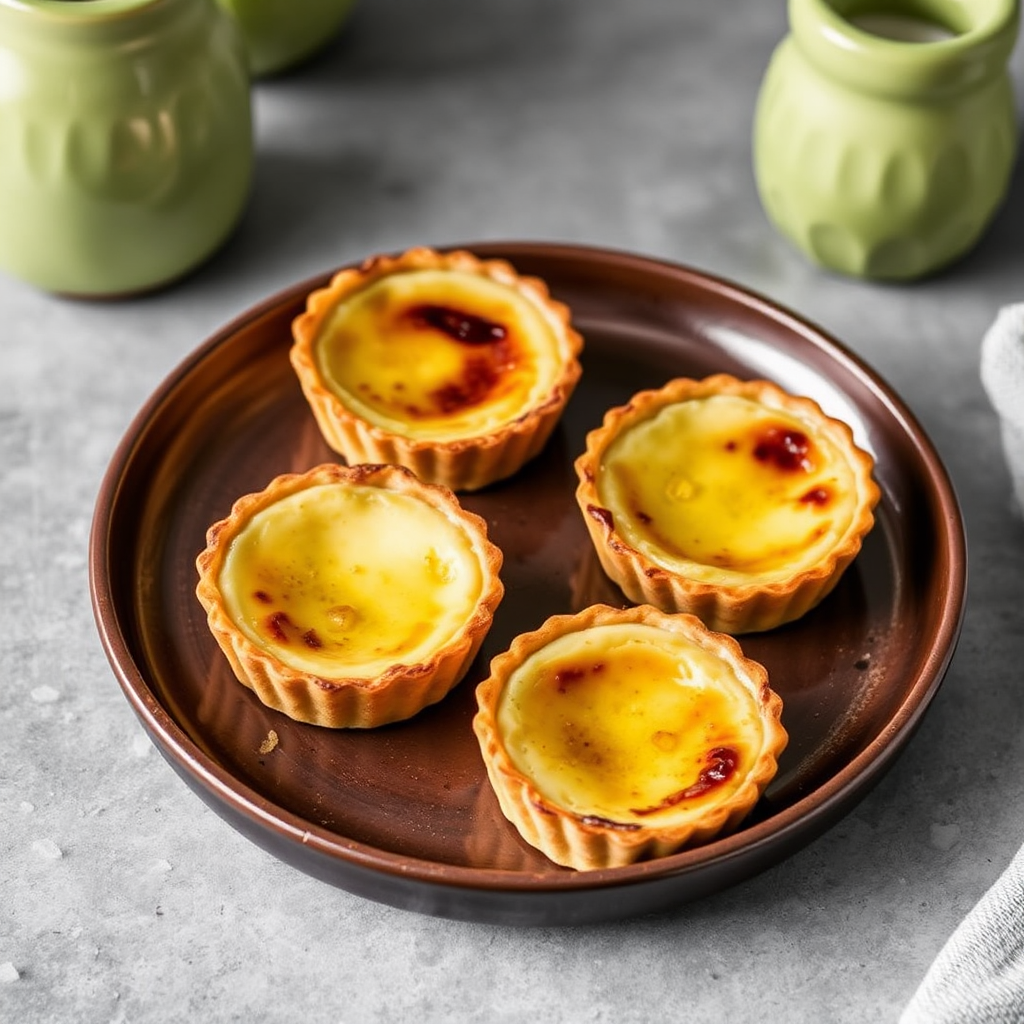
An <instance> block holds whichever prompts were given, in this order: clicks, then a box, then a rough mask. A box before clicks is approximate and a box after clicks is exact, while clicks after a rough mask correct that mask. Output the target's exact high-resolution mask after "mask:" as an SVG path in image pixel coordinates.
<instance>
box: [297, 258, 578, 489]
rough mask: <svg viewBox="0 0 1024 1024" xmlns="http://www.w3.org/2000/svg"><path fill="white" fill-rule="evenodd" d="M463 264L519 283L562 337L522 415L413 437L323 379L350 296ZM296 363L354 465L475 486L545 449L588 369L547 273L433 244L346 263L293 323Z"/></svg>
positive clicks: (322, 420)
mask: <svg viewBox="0 0 1024 1024" xmlns="http://www.w3.org/2000/svg"><path fill="white" fill-rule="evenodd" d="M426 269H430V270H446V269H447V270H455V271H461V272H464V273H471V274H477V275H480V276H482V277H488V278H490V279H491V280H493V281H496V282H498V283H500V284H503V285H506V286H507V287H510V288H513V289H515V290H516V291H517V292H519V294H520V295H521V296H523V297H524V298H526V299H527V300H528V301H529V302H531V303H532V304H533V305H534V306H535V307H536V308H537V309H538V310H539V311H540V313H541V314H542V315H543V316H544V318H545V320H546V321H547V323H548V324H549V325H550V326H551V328H552V330H553V332H554V333H555V335H556V337H557V338H558V341H559V344H560V346H561V347H562V349H563V352H564V359H563V363H562V366H561V369H560V372H559V374H558V377H557V379H556V380H555V381H554V383H553V384H552V386H551V389H550V390H549V392H548V394H547V396H546V397H545V398H544V399H543V400H542V401H541V402H539V403H537V404H536V405H535V406H534V407H533V408H531V409H529V410H528V411H526V412H525V413H523V414H522V415H521V416H519V417H518V418H517V419H516V420H514V421H512V422H510V423H507V424H505V425H503V426H501V427H498V428H496V429H494V430H491V431H487V432H485V433H482V434H480V435H478V436H473V437H465V438H459V439H456V440H448V441H432V440H424V439H418V438H410V437H406V436H404V435H402V434H398V433H395V432H393V431H390V430H387V429H385V428H383V427H381V426H379V425H378V424H375V423H371V422H369V421H368V420H366V419H364V418H363V417H361V416H359V415H357V414H356V413H354V412H353V411H352V410H350V409H349V408H348V407H347V406H346V405H345V403H344V402H343V400H342V399H341V398H340V396H339V395H337V394H336V393H335V392H334V391H332V390H331V389H330V388H329V387H327V385H326V384H325V382H324V380H323V376H322V374H321V373H320V370H319V367H318V366H317V359H316V351H315V350H316V343H317V339H318V337H319V333H320V328H321V326H322V325H323V323H324V321H325V319H326V318H327V316H328V315H329V314H330V313H331V311H332V310H333V309H334V308H335V306H336V305H337V304H338V303H339V302H340V301H341V300H343V299H344V298H346V297H347V296H349V295H351V294H353V293H355V292H357V291H359V290H360V289H362V288H365V287H367V286H368V285H370V284H372V283H373V282H375V281H378V280H380V279H381V278H384V277H387V276H388V275H390V274H394V273H399V272H402V271H408V270H426ZM292 337H293V344H292V347H291V350H290V354H289V355H290V359H291V364H292V367H293V368H294V370H295V373H296V375H297V377H298V378H299V383H300V385H301V387H302V391H303V394H304V395H305V397H306V401H307V402H308V403H309V406H310V409H311V410H312V412H313V415H314V417H315V418H316V421H317V424H318V426H319V427H320V431H321V433H322V434H323V437H324V440H325V441H326V442H327V444H328V445H329V446H330V447H331V448H332V449H333V450H334V451H336V452H337V453H338V454H339V455H341V456H342V457H343V458H344V459H345V460H346V461H347V462H348V463H349V464H350V465H355V464H357V463H361V462H368V463H393V464H396V465H401V466H405V467H406V468H408V469H411V470H412V471H413V472H414V473H415V474H416V475H417V476H418V477H419V478H420V479H421V480H426V481H429V482H431V483H437V484H442V485H443V486H445V487H448V488H450V489H451V490H453V491H474V490H479V489H480V488H482V487H486V486H487V485H488V484H491V483H494V482H496V481H498V480H502V479H505V478H506V477H509V476H512V475H513V474H514V473H516V472H518V470H519V469H521V468H522V466H524V465H525V464H526V463H527V462H529V461H530V459H532V458H534V457H535V456H536V455H538V454H539V453H540V451H541V450H542V449H543V447H544V445H545V444H546V443H547V440H548V438H549V437H550V436H551V433H552V431H553V430H554V429H555V426H556V425H557V424H558V421H559V419H560V418H561V415H562V412H563V410H564V409H565V406H566V403H567V402H568V401H569V398H570V397H571V396H572V393H573V391H574V390H575V388H576V384H577V382H578V381H579V378H580V374H581V372H582V370H581V366H580V362H579V354H580V352H581V351H582V349H583V338H582V337H581V335H580V334H579V333H578V332H577V331H576V330H575V329H574V328H573V327H572V325H571V323H570V315H569V310H568V307H566V306H565V305H564V304H563V303H560V302H557V301H555V300H554V299H552V298H551V295H550V293H549V291H548V287H547V285H546V284H545V282H544V281H542V280H541V279H540V278H536V277H526V276H521V275H520V274H518V273H517V272H516V270H515V268H514V267H513V266H512V265H511V264H510V263H508V262H507V261H505V260H499V259H488V260H482V259H478V258H477V257H476V256H474V255H473V254H472V253H470V252H467V251H465V250H455V251H452V252H447V253H442V252H438V251H436V250H434V249H430V248H427V247H418V248H414V249H409V250H407V251H406V252H404V253H401V254H400V255H397V256H388V255H379V256H373V257H370V258H369V259H367V260H365V261H364V262H363V263H362V264H360V265H359V266H356V267H347V268H344V269H342V270H340V271H338V272H337V273H336V274H335V275H334V277H333V278H332V279H331V281H330V283H329V284H328V285H327V286H326V287H324V288H320V289H317V290H316V291H314V292H312V293H311V294H310V295H309V297H308V298H307V302H306V309H305V311H304V312H303V313H301V314H300V315H299V316H297V317H296V318H295V320H294V321H293V323H292Z"/></svg>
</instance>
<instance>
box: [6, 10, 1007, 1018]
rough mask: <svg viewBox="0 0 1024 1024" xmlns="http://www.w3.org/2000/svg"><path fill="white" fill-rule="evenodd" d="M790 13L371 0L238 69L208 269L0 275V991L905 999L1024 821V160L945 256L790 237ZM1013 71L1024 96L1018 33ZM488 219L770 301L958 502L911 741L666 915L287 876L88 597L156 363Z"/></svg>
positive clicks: (861, 1010) (888, 1013) (623, 1006)
mask: <svg viewBox="0 0 1024 1024" xmlns="http://www.w3.org/2000/svg"><path fill="white" fill-rule="evenodd" d="M785 28H786V25H785V12H784V8H783V4H782V2H781V0H717V2H716V3H714V4H710V3H707V4H705V3H700V4H698V3H697V2H695V0H694V2H688V0H686V2H684V0H632V2H630V3H628V4H627V3H622V2H613V0H546V2H541V0H521V2H518V3H504V2H502V0H487V2H484V0H432V2H430V3H417V2H410V0H405V2H400V0H363V2H362V4H361V6H360V7H359V9H358V11H357V13H356V15H355V17H354V19H353V21H352V23H351V25H350V26H349V28H348V30H347V31H346V32H345V34H344V35H343V36H342V38H341V39H339V41H338V42H337V43H336V44H335V45H333V46H332V47H331V48H330V49H329V50H328V51H327V52H325V53H324V54H323V55H322V56H321V57H320V58H319V59H317V60H316V61H315V62H313V63H312V64H310V65H308V66H306V67H304V68H303V69H301V70H300V71H297V72H296V73H294V74H291V75H289V76H287V77H285V78H280V79H278V80H275V81H269V82H265V83H261V84H260V85H259V86H258V87H257V89H256V93H255V104H256V115H257V145H258V153H257V173H256V181H255V188H254V191H253V194H252V197H251V202H250V205H249V208H248V210H247V213H246V216H245V219H244V221H243V223H242V225H241V227H240V229H239V230H238V232H237V234H236V235H235V236H234V237H233V238H232V240H231V241H230V243H229V244H228V245H227V246H226V247H225V248H224V250H223V251H222V252H221V253H220V254H219V255H218V256H217V257H216V258H215V259H214V260H213V261H212V262H211V263H209V264H208V265H207V266H205V267H204V268H203V269H202V271H201V272H200V273H198V274H196V275H194V276H193V277H191V278H189V279H188V280H186V281H184V282H182V283H181V284H179V285H178V286H176V287H174V288H172V289H169V290H167V291H164V292H161V293H159V294H157V295H154V296H150V297H148V298H145V299H136V300H132V301H125V302H120V303H80V302H71V301H67V300H63V299H60V298H55V297H52V296H48V295H45V294H40V293H38V292H36V291H35V290H33V289H32V288H30V287H28V286H26V285H23V284H21V283H19V282H17V281H13V280H9V279H4V280H0V338H2V341H0V349H2V356H0V384H2V387H0V524H2V526H0V530H2V542H0V602H2V604H0V608H2V612H3V616H2V617H3V626H4V629H3V632H4V640H3V642H2V644H0V822H2V823H0V865H2V867H0V1019H2V1020H4V1021H10V1022H18V1024H21V1022H26V1024H35V1022H39V1024H43V1022H59V1024H92V1022H104V1024H105V1022H118V1024H120V1022H126V1024H127V1022H131V1024H142V1022H153V1021H185V1020H189V1021H192V1020H201V1021H241V1020H245V1021H280V1020H292V1021H302V1022H309V1024H314V1022H332V1024H339V1022H345V1024H349V1022H353V1024H354V1022H366V1021H392V1020H394V1021H399V1020H415V1021H419V1022H433V1021H480V1022H487V1024H501V1022H514V1021H545V1022H559V1021H572V1022H605V1021H606V1022H612V1021H614V1022H616V1024H646V1022H650V1021H655V1020H684V1019H685V1020H692V1021H714V1022H716V1024H721V1022H726V1024H745V1022H748V1021H750V1022H752V1021H760V1020H777V1021H786V1022H789V1024H804V1022H806V1024H811V1022H814V1024H818V1022H822V1021H829V1022H832V1024H842V1022H851V1024H853V1022H856V1024H866V1022H872V1021H894V1020H895V1019H896V1017H897V1015H898V1013H899V1010H900V1008H901V1007H902V1006H903V1004H904V1003H905V1002H906V1000H907V999H908V998H909V997H910V995H911V993H912V991H913V990H914V988H915V986H916V984H917V983H918V981H919V979H920V978H921V976H922V974H923V972H924V970H925V968H926V967H927V965H928V964H929V962H930V961H931V959H932V957H933V956H934V954H935V953H936V951H937V950H938V949H939V947H940V945H941V944H942V942H943V941H944V940H945V938H946V937H947V936H948V934H949V933H950V931H951V930H952V929H953V927H954V926H955V925H956V923H957V922H958V921H959V920H960V919H961V917H962V916H963V915H964V913H966V912H967V910H968V909H969V908H970V907H971V906H972V905H973V903H974V902H975V900H976V899H977V898H978V897H979V896H980V895H981V893H982V892H983V891H984V890H985V888H986V887H987V886H988V885H989V884H990V883H991V882H992V881H993V880H994V879H995V877H996V876H997V875H998V873H999V872H1000V871H1001V870H1002V868H1003V867H1004V865H1005V864H1006V863H1007V862H1008V861H1009V859H1010V857H1011V855H1012V853H1013V851H1015V850H1016V849H1017V847H1018V846H1019V845H1020V843H1021V842H1022V840H1024V730H1022V724H1024V723H1022V719H1024V710H1022V709H1024V701H1022V697H1021V687H1022V683H1024V680H1022V669H1021V666H1022V665H1024V611H1022V609H1024V522H1022V520H1021V517H1020V515H1019V513H1018V512H1016V511H1015V509H1014V508H1013V506H1012V504H1011V496H1010V484H1009V479H1008V475H1007V472H1006V468H1005V465H1004V463H1003V460H1002V455H1001V451H1000V448H999V441H998V433H997V424H996V419H995V416H994V414H993V412H992V410H991V409H990V407H989V405H988V403H987V401H986V399H985V396H984V393H983V391H982V389H981V386H980V383H979V380H978V373H977V364H978V353H979V343H980V339H981V336H982V334H983V333H984V331H985V329H986V328H987V326H988V325H989V323H990V322H991V320H992V319H993V317H994V315H995V311H996V309H997V308H998V307H999V306H1000V305H1002V304H1004V303H1007V302H1010V301H1014V300H1021V299H1024V229H1022V225H1024V173H1022V172H1021V171H1018V173H1017V175H1016V179H1015V182H1014V186H1013V191H1012V193H1011V195H1010V198H1009V201H1008V204H1007V206H1006V207H1005V209H1004V211H1003V213H1002V215H1001V217H1000V219H999V220H998V221H997V223H996V224H995V225H994V226H993V228H992V229H991V230H990V231H989V233H988V234H987V235H986V237H985V238H984V239H983V241H982V242H981V244H980V245H979V246H978V248H977V249H976V250H975V251H974V252H973V253H972V254H971V255H970V256H969V257H968V258H967V259H966V260H964V261H963V262H961V263H960V264H959V265H957V266H956V267H955V268H953V269H952V270H950V271H949V272H948V273H945V274H943V275H942V276H940V277H938V278H935V279H933V280H930V281H927V282H923V283H919V284H915V285H908V286H880V285H871V284H866V283H861V282H855V281H850V280H846V279H840V278H836V277H833V276H831V275H828V274H825V273H823V272H821V271H820V270H817V269H815V268H814V267H812V266H810V265H808V264H807V263H806V262H805V260H804V259H803V258H802V257H801V256H800V255H799V254H798V253H796V252H795V251H793V249H792V248H791V247H790V246H789V245H788V243H786V242H785V241H783V240H782V239H781V238H779V237H778V236H777V235H776V234H775V233H774V231H773V230H772V228H771V227H770V226H769V225H768V223H767V222H766V221H765V219H764V216H763V214H762V211H761V209H760V207H759V205H758V201H757V198H756V194H755V190H754V183H753V177H752V172H751V166H750V124H751V118H752V111H753V104H754V99H755V96H756V93H757V89H758V85H759V82H760V78H761V74H762V72H763V70H764V67H765V65H766V62H767V60H768V57H769V55H770V52H771V50H772V48H773V47H774V45H775V44H776V43H777V41H778V40H779V39H780V38H781V37H782V35H783V34H784V32H785ZM1013 73H1014V76H1015V87H1016V90H1017V94H1018V97H1021V95H1022V94H1024V52H1022V49H1021V47H1020V46H1018V48H1017V51H1016V53H1015V56H1014V63H1013ZM488 238H523V239H553V240H569V241H579V242H586V243H590V244H595V245H609V246H616V247H621V248H626V249H631V250H636V251H639V252H642V253H647V254H651V255H655V256H660V257H667V258H670V259H674V260H678V261H681V262H684V263H688V264H691V265H694V266H697V267H700V268H702V269H705V270H709V271H712V272H714V273H718V274H722V275H724V276H727V277H730V278H732V279H733V280H735V281H737V282H739V283H740V284H742V285H745V286H747V287H750V288H754V289H756V290H758V291H761V292H764V293H765V294H767V295H769V296H770V297H772V298H774V299H776V300H778V301H780V302H782V303H784V304H786V305H789V306H791V307H793V308H794V309H796V310H798V311H799V312H801V313H802V314H804V315H805V316H807V317H808V318H810V319H812V320H814V321H817V322H818V323H820V324H821V325H822V326H823V327H825V328H826V329H827V330H828V331H830V332H831V333H833V334H834V335H836V336H837V337H839V338H840V339H842V340H843V341H844V342H845V343H846V344H847V345H849V346H850V347H851V348H852V349H853V350H854V351H855V352H857V353H859V354H860V355H861V356H863V357H864V358H865V359H866V360H867V361H868V362H869V363H870V364H871V365H872V366H873V367H874V368H875V369H876V370H877V371H878V372H879V373H880V374H881V375H882V376H883V377H884V378H886V379H887V380H888V381H889V382H890V383H891V384H892V385H893V386H894V387H895V388H896V390H897V391H898V392H900V393H901V394H902V395H903V397H904V398H905V399H906V401H907V402H908V404H909V405H910V407H911V408H912V409H913V410H914V411H915V413H916V414H917V415H918V416H919V418H920V419H921V421H922V422H923V424H924V426H925V427H926V429H927V430H928V431H929V433H930V434H931V436H932V438H933V440H934V442H935V443H936V445H937V447H938V449H939V451H940V453H941V454H942V456H943V458H944V460H945V461H946V464H947V466H948V467H949V470H950V473H951V475H952V477H953V479H954V481H955V483H956V486H957V488H958V491H959V494H960V497H961V500H962V503H963V510H964V515H965V518H966V522H967V529H968V535H969V545H970V557H971V578H970V591H969V606H968V611H967V616H966V622H965V626H964V632H963V638H962V642H961V645H960V648H959V651H958V653H957V656H956V658H955V661H954V663H953V666H952V669H951V670H950V672H949V674H948V676H947V678H946V682H945V684H944V686H943V687H942V689H941V690H940V692H939V695H938V697H937V699H936V700H935V702H934V703H933V705H932V707H931V709H930V711H929V713H928V715H927V716H926V718H925V721H924V724H923V726H922V728H921V729H920V731H919V732H918V734H917V735H916V736H915V738H914V739H913V741H912V743H911V744H910V746H909V748H908V749H907V751H906V752H905V754H904V756H903V757H902V758H901V759H900V760H899V762H898V763H897V764H896V766H895V768H894V769H893V770H892V771H891V772H890V773H889V774H888V775H887V776H886V778H885V779H884V780H883V782H882V783H881V785H880V786H879V787H878V788H877V789H876V790H874V791H873V792H872V793H871V794H870V795H869V797H868V798H867V799H866V800H865V801H864V802H863V803H862V804H861V805H859V806H858V807H857V808H856V809H855V810H854V812H853V813H851V814H850V815H849V816H848V817H847V818H845V819H844V820H843V821H842V822H841V823H840V824H839V825H837V826H836V827H835V828H833V829H832V830H831V831H830V832H828V833H827V834H826V835H824V836H823V837H822V838H821V839H819V840H818V841H816V842H814V843H813V844H812V845H810V846H809V847H807V848H806V849H804V850H803V851H802V852H800V853H798V854H797V855H795V856H793V857H792V858H790V859H789V860H787V861H786V862H784V863H782V864H781V865H779V866H777V867H776V868H774V869H772V870H770V871H768V872H767V873H765V874H764V875H762V876H760V877H757V878H755V879H753V880H750V881H748V882H746V883H744V884H742V885H739V886H737V887H735V888H733V889H730V890H728V891H726V892H724V893H721V894H719V895H717V896H713V897H711V898H708V899H705V900H702V901H700V902H698V903H695V904H691V905H689V906H686V907H683V908H681V909H679V910H676V911H673V912H669V913H665V914H661V915H658V916H656V917H653V918H647V919H641V920H634V921H629V922H624V923H620V924H614V925H607V926H601V927H587V928H578V929H561V928H552V929H539V930H515V929H510V928H505V927H496V926H490V925H480V924H464V923H455V922H449V921H445V920H440V919H435V918H428V917H423V916H419V915H416V914H414V913H410V912H406V911H400V910H394V909H390V908H388V907H385V906H381V905H377V904H375V903H370V902H366V901H364V900H362V899H360V898H357V897H355V896H352V895H350V894H348V893H346V892H343V891H340V890H336V889H333V888H331V887H328V886H326V885H324V884H322V883H320V882H317V881H315V880H313V879H311V878H309V877H306V876H305V875H303V874H300V873H298V872H296V871H294V870H293V869H291V868H289V867H287V866H285V865H284V864H282V863H280V862H278V861H276V860H274V859H272V858H271V857H270V856H269V855H267V854H265V853H264V852H262V851H261V850H260V849H258V848H257V847H256V846H254V845H253V844H251V843H250V842H248V841H247V840H246V839H244V838H242V837H241V836H240V835H238V834H237V833H236V832H234V831H233V830H232V829H231V828H230V827H229V826H228V825H227V824H225V823H224V822H223V821H222V820H221V819H220V818H218V817H217V816H216V815H214V814H213V813H212V812H211V811H209V810H207V809H206V807H205V806H204V805H203V804H202V803H201V802H200V801H199V800H198V799H197V798H196V797H195V796H194V795H193V794H192V793H191V792H190V791H189V790H188V789H187V788H186V787H185V786H184V784H183V783H182V782H181V781H180V780H179V779H178V777H177V776H176V775H174V773H173V772H172V771H171V769H170V768H169V767H168V766H167V765H166V764H165V762H164V761H163V759H162V758H161V757H160V756H159V755H158V754H157V753H156V752H155V750H154V749H153V748H152V746H151V744H150V743H149V741H148V739H147V738H146V737H145V735H144V734H143V732H142V730H141V728H140V727H139V726H138V725H137V723H136V720H135V718H134V716H133V713H132V711H131V710H130V708H129V706H128V704H127V702H126V700H125V699H124V697H123V696H122V694H121V692H120V690H119V688H118V685H117V683H116V681H115V679H114V677H113V675H112V673H111V671H110V669H109V668H108V665H107V662H106V660H105V658H104V655H103V652H102V650H101V648H100V644H99V642H98V639H97V635H96V631H95V628H94V625H93V619H92V615H91V611H90V608H89V601H88V591H87V565H86V545H87V534H88V530H89V524H90V517H91V514H92V506H93V501H94V498H95V494H96V491H97V488H98V486H99V482H100V479H101V476H102V473H103V471H104V469H105V467H106V465H107V462H108V460H109V458H110V456H111V453H112V451H113V449H114V446H115V445H116V443H117V441H118V440H119V438H120V437H121V435H122V433H123V432H124V430H125V429H126V427H127V426H128V423H129V421H130V419H131V417H132V415H133V414H134V413H135V411H136V410H137V409H138V407H139V406H140V405H141V404H142V402H143V401H144V400H145V399H146V398H147V396H148V395H149V394H150V393H151V391H152V390H153V389H154V388H155V387H156V386H157V385H158V384H159V383H160V381H161V380H162V379H163V378H164V376H165V375H166V374H167V373H168V372H169V371H170V370H171V369H172V368H173V367H174V366H175V365H176V364H177V363H178V362H179V360H181V359H182V358H183V357H185V356H186V355H187V354H188V353H189V352H190V351H191V350H192V349H193V348H194V347H195V346H196V345H198V344H199V343H200V342H201V341H202V340H203V339H204V338H205V337H206V336H208V335H209V334H210V333H211V332H212V331H213V330H215V329H216V328H218V327H219V326H221V325H222V324H224V323H225V322H226V321H228V320H229V319H231V318H232V317H233V316H234V315H236V314H237V313H239V312H241V311H242V310H243V309H245V308H246V307H247V306H249V305H250V304H252V303H253V302H255V301H257V300H259V299H261V298H263V297H265V296H267V295H269V294H271V293H273V292H275V291H277V290H278V289H280V288H282V287H284V286H286V285H289V284H292V283H293V282H295V281H298V280H301V279H303V278H305V277H307V276H309V275H311V274H314V273H317V272H320V271H322V270H325V269H327V268H329V267H332V266H335V265H337V264H339V263H341V262H343V261H346V260H350V259H354V258H358V257H361V256H364V255H367V254H369V253H372V252H375V251H379V250H383V249H394V248H400V247H404V246H407V245H411V244H415V243H422V242H429V243H439V244H440V243H449V242H455V241H464V240H474V239H488Z"/></svg>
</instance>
